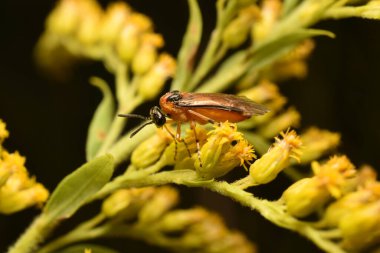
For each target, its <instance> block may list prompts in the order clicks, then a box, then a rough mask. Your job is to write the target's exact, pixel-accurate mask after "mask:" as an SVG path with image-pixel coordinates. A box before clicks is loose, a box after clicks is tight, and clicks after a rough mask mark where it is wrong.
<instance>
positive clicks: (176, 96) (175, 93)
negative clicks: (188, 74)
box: [167, 90, 182, 102]
mask: <svg viewBox="0 0 380 253" xmlns="http://www.w3.org/2000/svg"><path fill="white" fill-rule="evenodd" d="M171 93H172V94H171V95H170V96H168V98H167V101H169V102H175V101H178V100H180V99H181V98H182V95H181V94H180V93H179V91H178V90H175V91H172V92H171Z"/></svg>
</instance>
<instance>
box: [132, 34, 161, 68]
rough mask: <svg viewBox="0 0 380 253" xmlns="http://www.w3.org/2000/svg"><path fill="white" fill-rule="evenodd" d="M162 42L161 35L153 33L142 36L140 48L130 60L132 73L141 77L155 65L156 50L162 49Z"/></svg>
mask: <svg viewBox="0 0 380 253" xmlns="http://www.w3.org/2000/svg"><path fill="white" fill-rule="evenodd" d="M163 44H164V40H163V38H162V36H161V35H159V34H154V33H147V34H144V35H143V36H142V38H141V45H140V48H139V49H138V50H137V52H136V54H135V55H134V57H133V60H132V71H133V72H134V73H135V74H138V75H142V74H144V73H146V72H147V71H148V70H149V69H150V68H151V67H152V66H153V64H154V63H155V61H156V58H157V48H160V47H162V46H163Z"/></svg>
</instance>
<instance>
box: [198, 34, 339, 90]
mask: <svg viewBox="0 0 380 253" xmlns="http://www.w3.org/2000/svg"><path fill="white" fill-rule="evenodd" d="M319 35H325V36H329V37H334V34H333V33H331V32H329V31H325V30H317V29H302V30H297V31H295V32H292V33H289V34H286V35H283V36H281V37H277V38H273V39H272V40H270V41H266V42H263V43H262V44H261V45H258V46H256V48H254V49H253V50H252V51H251V52H247V51H240V52H237V53H235V54H234V55H232V56H230V57H229V58H228V59H227V60H226V61H225V62H224V63H223V64H222V65H221V66H220V67H219V69H218V70H217V72H216V73H215V74H214V75H213V76H212V77H211V78H210V79H209V80H207V81H206V82H205V83H204V84H203V85H202V86H201V87H200V88H199V89H198V90H197V92H220V91H223V90H225V89H227V88H228V87H230V86H231V85H232V83H233V82H234V81H235V80H237V79H238V78H240V77H241V76H242V75H244V74H245V73H247V71H258V70H260V69H261V68H263V67H266V66H268V65H269V64H271V63H273V62H274V61H276V60H277V59H279V58H280V57H281V56H283V55H284V54H286V53H287V52H289V51H290V50H291V49H293V48H294V47H295V46H296V45H297V43H299V42H301V41H302V40H304V39H306V38H310V37H313V36H319Z"/></svg>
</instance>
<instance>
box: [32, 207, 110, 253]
mask: <svg viewBox="0 0 380 253" xmlns="http://www.w3.org/2000/svg"><path fill="white" fill-rule="evenodd" d="M104 219H105V216H104V215H103V214H98V215H96V216H95V217H93V218H92V219H90V220H88V221H85V222H83V223H82V224H80V225H78V226H77V227H76V228H75V229H73V230H72V231H71V232H69V233H67V234H65V235H64V236H61V237H59V238H57V239H55V240H54V241H51V242H50V243H48V244H46V245H45V246H44V247H42V248H41V249H40V250H38V253H48V252H55V251H56V250H57V249H60V248H62V247H64V246H67V245H69V244H72V243H74V242H79V241H83V240H89V239H94V238H96V237H99V236H101V235H102V234H103V230H102V229H94V228H95V226H97V225H98V224H99V223H101V222H102V221H104Z"/></svg>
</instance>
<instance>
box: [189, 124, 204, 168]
mask: <svg viewBox="0 0 380 253" xmlns="http://www.w3.org/2000/svg"><path fill="white" fill-rule="evenodd" d="M190 128H191V129H193V131H194V137H195V143H196V144H197V155H198V161H199V167H201V168H202V167H203V165H202V160H201V145H200V144H199V140H198V136H197V131H196V129H195V121H190Z"/></svg>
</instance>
